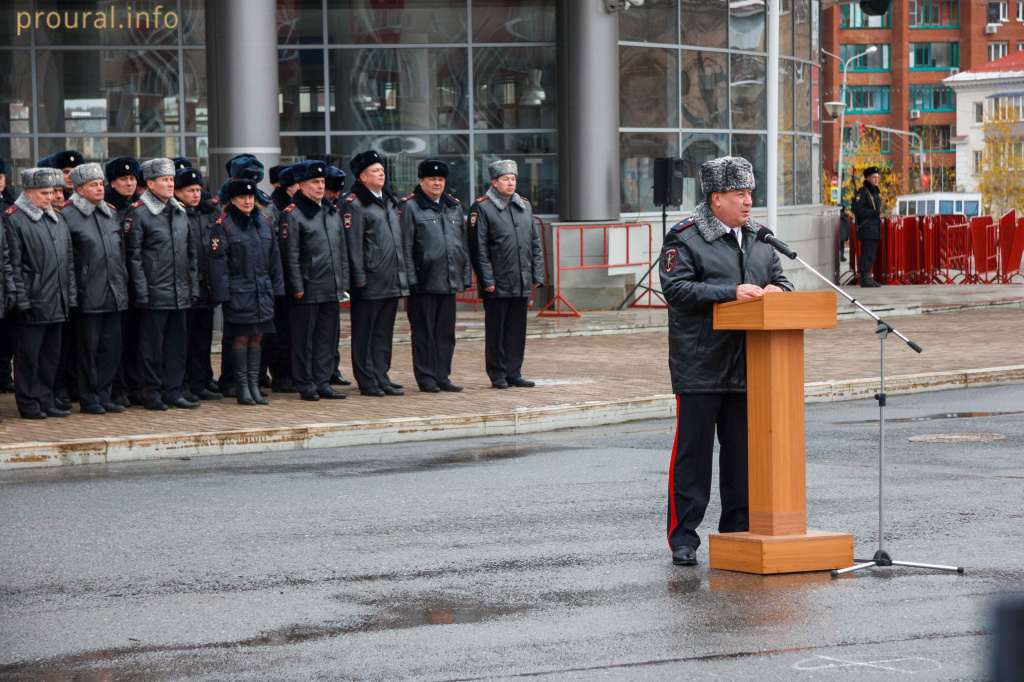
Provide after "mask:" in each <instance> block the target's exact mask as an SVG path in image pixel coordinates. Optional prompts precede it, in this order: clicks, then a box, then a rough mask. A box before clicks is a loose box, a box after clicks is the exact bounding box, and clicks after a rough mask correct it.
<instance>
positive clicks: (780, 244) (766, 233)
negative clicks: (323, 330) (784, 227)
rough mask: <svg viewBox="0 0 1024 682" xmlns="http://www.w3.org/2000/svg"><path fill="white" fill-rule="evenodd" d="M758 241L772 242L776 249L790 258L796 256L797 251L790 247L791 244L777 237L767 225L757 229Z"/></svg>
mask: <svg viewBox="0 0 1024 682" xmlns="http://www.w3.org/2000/svg"><path fill="white" fill-rule="evenodd" d="M757 241H759V242H763V243H765V244H770V245H771V246H774V247H775V250H776V251H778V252H779V253H781V254H782V255H783V256H787V257H788V258H796V251H794V250H793V249H791V248H789V245H788V244H786V242H784V241H782V240H781V239H777V238H776V237H775V233H774V232H772V231H771V230H769V229H768V228H767V227H762V228H761V229H760V230H758V231H757Z"/></svg>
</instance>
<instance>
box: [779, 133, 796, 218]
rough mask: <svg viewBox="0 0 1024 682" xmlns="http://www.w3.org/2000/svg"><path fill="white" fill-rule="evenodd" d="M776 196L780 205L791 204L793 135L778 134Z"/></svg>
mask: <svg viewBox="0 0 1024 682" xmlns="http://www.w3.org/2000/svg"><path fill="white" fill-rule="evenodd" d="M776 172H777V173H778V182H779V184H778V198H779V205H780V206H790V205H792V204H793V136H792V135H779V158H778V168H777V169H776Z"/></svg>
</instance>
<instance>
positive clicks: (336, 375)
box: [324, 166, 352, 386]
mask: <svg viewBox="0 0 1024 682" xmlns="http://www.w3.org/2000/svg"><path fill="white" fill-rule="evenodd" d="M345 178H346V175H345V171H343V170H341V169H340V168H335V167H334V166H328V167H327V177H326V178H324V198H326V199H327V200H328V201H330V202H331V203H332V204H334V205H335V206H336V207H337V208H338V209H339V210H340V209H341V204H342V199H343V197H342V192H344V191H345ZM351 383H352V382H351V381H349V380H348V379H346V378H345V377H343V376H342V375H341V327H340V326H339V327H338V343H337V344H336V345H335V348H334V370H333V371H332V372H331V384H332V385H334V386H349V385H351Z"/></svg>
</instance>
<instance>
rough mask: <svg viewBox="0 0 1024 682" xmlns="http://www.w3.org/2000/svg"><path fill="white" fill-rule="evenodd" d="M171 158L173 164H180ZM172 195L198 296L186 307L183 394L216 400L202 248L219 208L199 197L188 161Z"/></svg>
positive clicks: (198, 176) (199, 182) (210, 304)
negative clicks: (187, 237) (191, 253)
mask: <svg viewBox="0 0 1024 682" xmlns="http://www.w3.org/2000/svg"><path fill="white" fill-rule="evenodd" d="M180 160H183V159H175V161H176V163H175V165H176V166H179V165H180V164H179V163H177V162H178V161H180ZM174 198H175V199H177V200H178V203H179V204H181V205H182V206H184V207H185V212H186V213H187V214H188V226H189V229H191V230H192V239H193V240H194V241H195V243H196V260H197V262H196V272H198V273H199V300H198V301H197V302H196V303H195V304H193V306H192V307H191V308H189V311H188V315H187V325H188V349H187V351H186V353H185V377H186V382H185V383H186V385H187V387H188V390H187V391H184V392H183V395H184V396H185V398H186V399H187V400H190V401H192V402H196V401H201V400H220V399H221V398H223V397H224V396H223V395H222V394H221V393H220V391H219V390H217V389H218V386H217V382H216V381H214V380H213V365H212V363H211V362H210V346H211V344H212V343H213V308H214V301H213V298H212V297H211V296H210V273H209V268H208V267H207V265H208V264H207V257H206V248H207V247H208V246H209V244H210V237H211V231H212V229H213V223H214V222H215V221H216V220H217V218H219V217H220V215H221V212H220V211H219V210H218V209H217V207H216V206H214V205H213V204H211V203H210V202H209V201H207V200H205V199H203V174H202V173H200V172H199V169H198V168H193V167H192V166H191V165H187V166H185V165H181V166H180V167H179V168H178V169H177V170H176V171H175V172H174Z"/></svg>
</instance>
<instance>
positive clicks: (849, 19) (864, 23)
mask: <svg viewBox="0 0 1024 682" xmlns="http://www.w3.org/2000/svg"><path fill="white" fill-rule="evenodd" d="M890 13H891V9H890V10H889V11H887V12H886V13H885V14H883V15H882V16H880V17H872V16H868V15H867V14H864V12H861V11H860V7H859V6H858V5H848V4H843V5H840V6H839V28H889V27H890V26H892V21H891V19H890V17H889V15H890Z"/></svg>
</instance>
